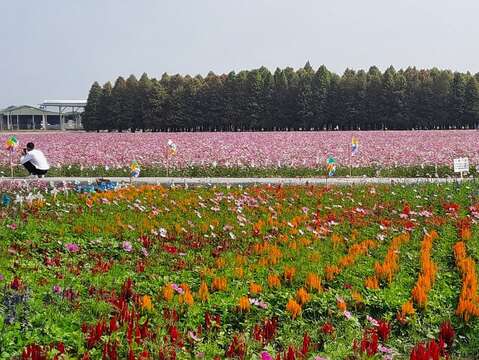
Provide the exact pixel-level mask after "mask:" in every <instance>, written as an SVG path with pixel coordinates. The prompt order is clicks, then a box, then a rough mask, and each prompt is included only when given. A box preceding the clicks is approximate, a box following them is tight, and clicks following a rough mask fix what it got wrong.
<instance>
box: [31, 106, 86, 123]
mask: <svg viewBox="0 0 479 360" xmlns="http://www.w3.org/2000/svg"><path fill="white" fill-rule="evenodd" d="M86 103H87V101H86V100H45V101H44V102H42V103H41V104H40V108H42V109H46V108H48V107H58V113H59V114H60V129H61V130H65V118H64V114H65V112H66V110H67V109H71V111H70V112H69V113H71V114H73V117H74V118H75V128H76V129H80V128H81V126H82V125H81V116H80V113H81V112H83V110H85V106H86Z"/></svg>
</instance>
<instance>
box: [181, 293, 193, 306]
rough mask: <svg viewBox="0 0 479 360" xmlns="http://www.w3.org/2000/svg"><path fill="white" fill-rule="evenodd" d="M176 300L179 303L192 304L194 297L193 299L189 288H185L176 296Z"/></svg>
mask: <svg viewBox="0 0 479 360" xmlns="http://www.w3.org/2000/svg"><path fill="white" fill-rule="evenodd" d="M178 302H179V303H180V304H187V305H190V306H191V305H193V304H194V302H195V301H194V299H193V295H192V294H191V291H190V290H185V292H184V293H183V295H180V296H179V297H178Z"/></svg>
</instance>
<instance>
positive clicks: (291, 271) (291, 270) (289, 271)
mask: <svg viewBox="0 0 479 360" xmlns="http://www.w3.org/2000/svg"><path fill="white" fill-rule="evenodd" d="M295 274H296V268H295V267H292V266H285V267H284V272H283V277H284V280H286V281H287V282H292V281H293V278H294V275H295Z"/></svg>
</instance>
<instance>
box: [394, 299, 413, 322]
mask: <svg viewBox="0 0 479 360" xmlns="http://www.w3.org/2000/svg"><path fill="white" fill-rule="evenodd" d="M415 312H416V311H415V310H414V306H413V304H412V301H411V300H409V301H408V302H407V303H404V304H403V305H402V306H401V311H400V312H398V314H397V316H396V317H397V319H398V320H399V321H400V322H401V323H405V322H406V316H411V315H414V313H415Z"/></svg>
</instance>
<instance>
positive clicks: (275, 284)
mask: <svg viewBox="0 0 479 360" xmlns="http://www.w3.org/2000/svg"><path fill="white" fill-rule="evenodd" d="M268 286H269V287H270V288H280V287H281V280H280V278H279V276H278V275H275V274H269V275H268Z"/></svg>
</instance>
